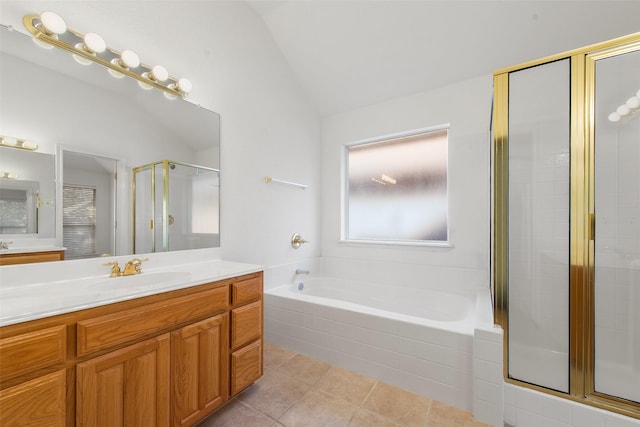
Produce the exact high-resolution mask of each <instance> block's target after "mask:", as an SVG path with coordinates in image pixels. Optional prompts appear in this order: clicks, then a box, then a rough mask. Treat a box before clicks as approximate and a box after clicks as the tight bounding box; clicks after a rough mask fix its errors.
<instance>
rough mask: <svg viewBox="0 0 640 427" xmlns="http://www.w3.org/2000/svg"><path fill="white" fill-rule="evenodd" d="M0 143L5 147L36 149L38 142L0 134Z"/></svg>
mask: <svg viewBox="0 0 640 427" xmlns="http://www.w3.org/2000/svg"><path fill="white" fill-rule="evenodd" d="M0 145H1V146H3V147H10V148H19V149H21V150H29V151H35V150H37V149H38V144H35V143H33V142H31V141H27V140H26V139H21V138H13V137H11V136H4V135H0Z"/></svg>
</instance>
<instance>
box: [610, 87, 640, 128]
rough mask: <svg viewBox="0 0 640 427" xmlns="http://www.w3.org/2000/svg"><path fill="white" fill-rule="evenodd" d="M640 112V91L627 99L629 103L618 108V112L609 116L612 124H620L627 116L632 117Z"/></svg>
mask: <svg viewBox="0 0 640 427" xmlns="http://www.w3.org/2000/svg"><path fill="white" fill-rule="evenodd" d="M637 112H640V90H638V92H636V94H635V95H634V96H632V97H631V98H629V99H627V101H626V102H625V103H624V104H622V105H620V106H619V107H618V108H616V111H614V112H613V113H611V114H609V121H610V122H619V121H620V119H622V118H623V117H625V116H630V115H632V114H635V113H637Z"/></svg>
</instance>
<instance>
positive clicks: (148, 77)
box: [22, 11, 193, 99]
mask: <svg viewBox="0 0 640 427" xmlns="http://www.w3.org/2000/svg"><path fill="white" fill-rule="evenodd" d="M22 22H23V23H24V26H25V27H26V28H27V30H29V32H30V33H31V34H33V36H34V37H35V39H34V40H35V41H36V43H37V44H38V45H39V46H41V47H45V48H51V47H53V46H56V47H59V48H62V49H64V50H67V51H69V52H71V54H72V55H73V58H74V59H75V60H76V61H77V62H79V63H80V64H83V65H90V64H91V63H92V62H97V63H98V64H101V65H103V66H105V67H107V69H108V71H109V74H111V75H112V76H113V77H116V78H122V77H124V76H129V77H131V78H133V79H136V80H138V84H139V85H140V87H141V88H142V89H146V90H151V89H153V88H154V87H155V88H157V89H161V90H163V91H164V95H165V96H166V97H167V98H169V99H175V98H177V97H181V98H184V97H185V96H187V94H188V93H189V92H190V91H191V89H193V85H192V84H191V81H190V80H189V79H187V78H184V77H183V78H175V77H172V76H171V75H169V72H168V71H167V69H166V68H165V67H163V66H162V65H154V66H149V65H146V64H143V63H142V62H140V58H139V57H138V55H137V54H136V53H135V52H133V51H131V50H128V49H125V50H123V51H122V52H119V51H117V50H115V49H112V48H110V47H109V46H107V44H106V43H105V41H104V39H103V38H102V37H100V36H99V35H98V34H96V33H86V34H81V33H79V32H77V31H74V30H72V29H71V28H69V27H67V24H66V23H65V22H64V20H63V19H62V18H61V17H60V15H58V14H56V13H55V12H51V11H44V12H42V13H41V14H39V15H37V14H33V15H25V17H24V18H23V19H22Z"/></svg>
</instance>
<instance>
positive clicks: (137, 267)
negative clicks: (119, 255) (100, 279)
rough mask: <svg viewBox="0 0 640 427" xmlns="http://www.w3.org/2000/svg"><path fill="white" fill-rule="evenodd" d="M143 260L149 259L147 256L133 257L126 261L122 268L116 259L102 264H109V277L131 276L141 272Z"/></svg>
mask: <svg viewBox="0 0 640 427" xmlns="http://www.w3.org/2000/svg"><path fill="white" fill-rule="evenodd" d="M145 261H149V258H144V259H140V258H134V259H132V260H131V261H129V262H127V264H126V265H125V266H124V270H122V269H120V266H119V265H118V261H112V262H105V263H104V264H102V265H104V266H108V265H110V266H111V275H110V276H109V277H120V276H132V275H134V274H140V273H142V263H143V262H145Z"/></svg>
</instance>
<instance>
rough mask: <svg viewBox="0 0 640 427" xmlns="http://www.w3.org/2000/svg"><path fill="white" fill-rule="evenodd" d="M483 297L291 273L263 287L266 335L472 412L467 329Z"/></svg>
mask: <svg viewBox="0 0 640 427" xmlns="http://www.w3.org/2000/svg"><path fill="white" fill-rule="evenodd" d="M488 293H489V292H488V290H487V291H486V292H480V291H479V290H478V289H473V288H472V289H467V290H466V291H463V292H455V293H454V292H443V291H440V290H433V289H419V288H417V287H409V286H404V287H403V286H389V285H388V284H376V283H372V282H370V281H367V282H365V281H358V280H349V279H342V278H335V277H313V276H303V275H297V276H295V278H294V280H292V281H290V283H287V284H284V285H280V286H274V287H270V288H267V289H266V290H265V296H264V305H265V338H266V340H267V341H268V342H271V343H273V344H276V345H281V346H283V347H287V348H290V349H293V350H295V351H297V352H300V353H302V354H306V355H308V356H311V357H315V358H318V359H320V360H323V361H325V362H328V363H331V364H333V365H337V366H340V367H343V368H345V369H349V370H352V371H355V372H359V373H361V374H363V375H367V376H370V377H373V378H376V379H379V380H380V381H384V382H386V383H389V384H393V385H396V386H399V387H402V388H404V389H406V390H410V391H413V392H415V393H419V394H421V395H424V396H427V397H430V398H434V399H437V400H440V401H443V402H446V403H449V404H451V405H454V406H457V407H459V408H463V409H465V410H472V409H473V406H474V405H473V403H474V401H473V383H474V377H473V365H474V361H473V357H474V329H475V327H476V326H477V323H478V305H479V304H481V305H484V306H486V305H487V304H488V305H489V310H490V300H489V296H488ZM485 311H486V307H485Z"/></svg>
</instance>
